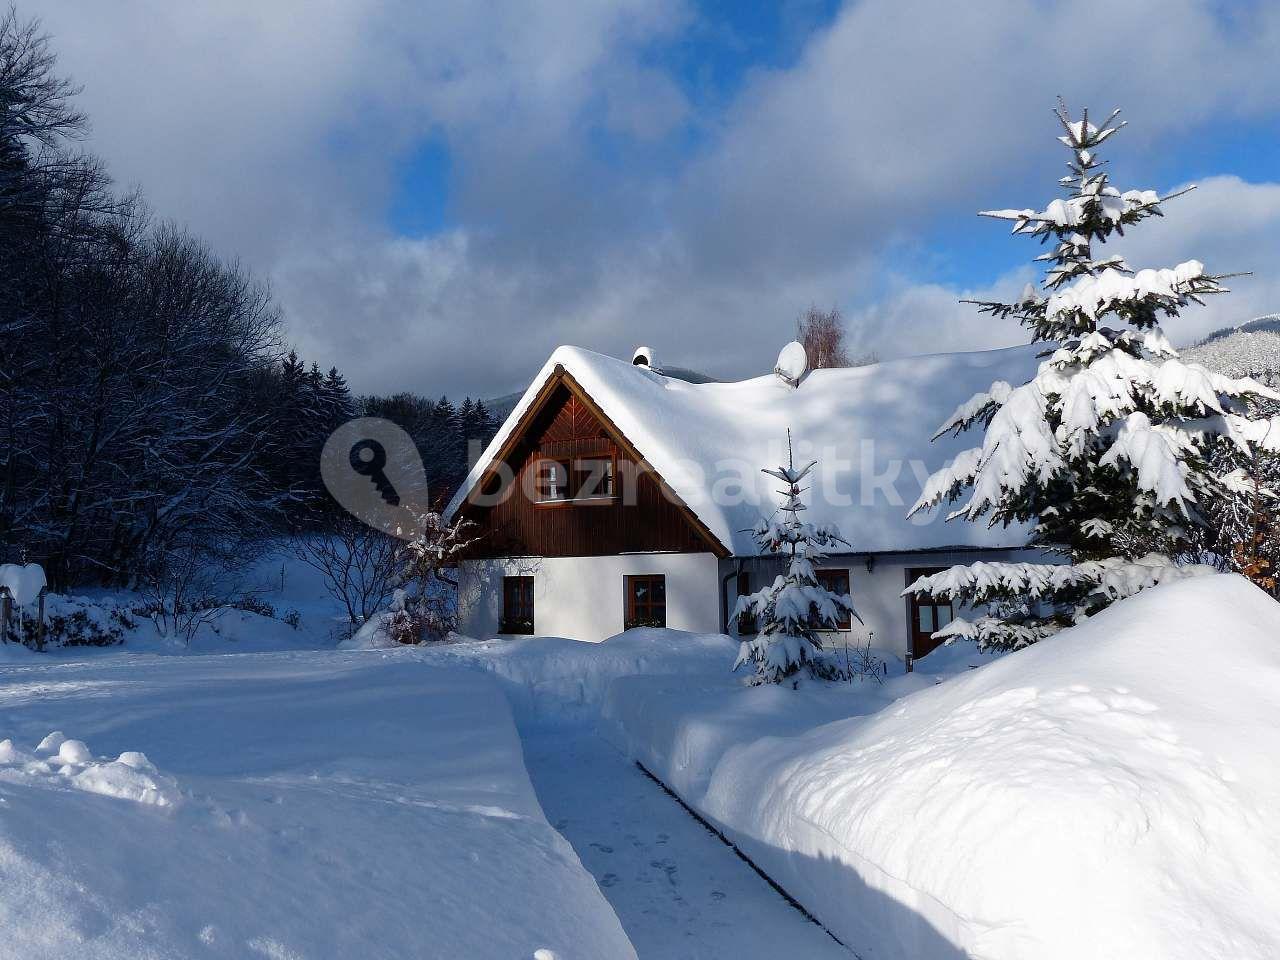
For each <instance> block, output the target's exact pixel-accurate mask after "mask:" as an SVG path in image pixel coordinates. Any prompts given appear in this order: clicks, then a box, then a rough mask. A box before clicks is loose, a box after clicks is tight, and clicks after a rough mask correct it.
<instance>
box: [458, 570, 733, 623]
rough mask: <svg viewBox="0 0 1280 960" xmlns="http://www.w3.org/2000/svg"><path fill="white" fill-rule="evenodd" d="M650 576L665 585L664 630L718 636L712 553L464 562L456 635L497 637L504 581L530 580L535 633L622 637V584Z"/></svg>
mask: <svg viewBox="0 0 1280 960" xmlns="http://www.w3.org/2000/svg"><path fill="white" fill-rule="evenodd" d="M656 573H660V574H664V575H665V576H666V578H667V626H668V627H671V628H673V629H676V630H689V631H692V632H695V633H718V632H720V629H721V627H720V580H719V575H720V574H719V563H718V561H717V560H716V557H715V555H714V554H710V553H636V554H622V555H621V556H614V557H517V558H511V559H502V560H473V561H467V562H465V563H463V564H462V566H461V570H460V571H459V583H458V586H459V617H460V620H461V623H460V625H459V628H460V631H461V632H462V633H463V634H466V635H467V636H470V637H478V638H481V639H487V638H489V637H493V636H497V631H498V621H499V619H500V618H501V616H502V578H503V577H504V576H531V577H533V610H534V632H535V633H536V634H538V635H539V636H545V637H570V638H572V639H575V640H589V641H599V640H604V639H605V638H607V637H611V636H613V635H614V634H617V633H621V632H622V626H623V618H624V616H625V599H624V596H623V578H624V577H627V576H631V575H635V574H656Z"/></svg>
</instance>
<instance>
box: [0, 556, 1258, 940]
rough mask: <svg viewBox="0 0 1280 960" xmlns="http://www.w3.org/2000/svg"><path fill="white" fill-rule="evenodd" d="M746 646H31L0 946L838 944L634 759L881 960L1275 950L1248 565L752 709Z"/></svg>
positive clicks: (14, 713) (2, 774) (3, 690)
mask: <svg viewBox="0 0 1280 960" xmlns="http://www.w3.org/2000/svg"><path fill="white" fill-rule="evenodd" d="M247 629H250V630H252V625H251V624H250V625H249V626H248V627H247ZM289 629H292V628H289ZM287 639H288V638H286V640H287ZM273 642H283V641H280V640H279V638H275V639H273V638H271V637H269V636H265V637H264V636H259V637H258V638H257V639H253V638H249V644H255V643H256V644H260V645H262V646H268V645H270V644H271V643H273ZM735 646H736V645H735V644H734V643H733V642H732V641H730V640H729V638H727V637H722V636H715V635H709V636H700V635H693V634H685V633H680V632H678V631H670V630H635V631H630V632H628V633H626V634H623V635H620V636H618V637H615V638H612V639H611V640H609V641H606V642H605V643H603V644H586V643H579V642H576V641H571V640H562V639H556V638H527V639H522V640H518V641H510V642H496V641H490V642H485V643H475V642H459V643H450V644H443V645H438V646H435V647H431V648H416V649H409V648H402V649H398V650H352V651H339V650H335V649H333V648H332V647H330V648H329V649H326V650H317V651H306V652H304V651H296V650H295V651H286V652H278V653H252V654H243V655H232V656H190V657H175V656H163V657H161V656H155V655H150V654H143V655H138V654H130V653H128V649H129V648H128V646H126V647H124V648H114V649H112V650H109V651H105V652H104V651H94V652H90V653H88V654H86V655H77V654H76V653H75V652H74V651H61V652H59V653H57V654H52V655H48V654H46V655H36V654H30V653H23V654H22V656H21V657H20V658H18V659H16V660H14V661H13V662H11V663H7V664H5V665H4V666H3V667H0V741H6V740H7V742H4V743H0V929H3V931H4V936H3V937H0V958H2V957H15V958H17V957H21V958H24V960H25V958H31V957H36V958H39V957H72V956H74V957H107V958H115V957H187V956H191V957H206V956H208V957H216V956H228V957H230V956H236V957H248V958H253V957H257V956H264V957H269V958H295V957H297V958H322V957H349V956H361V957H366V956H367V957H383V956H385V957H403V956H415V957H429V958H436V957H439V958H448V960H453V958H456V957H467V958H474V957H479V958H483V957H495V958H496V957H517V958H518V957H534V958H536V960H552V958H554V957H558V958H561V960H563V958H567V957H590V958H596V960H599V958H612V957H623V958H626V957H631V956H634V955H636V954H638V955H639V956H640V957H642V958H646V960H647V958H663V960H666V958H698V960H701V958H707V960H711V958H720V957H724V958H731V960H757V958H761V960H763V958H765V957H769V958H772V957H776V956H779V955H793V956H803V957H806V958H808V957H814V958H821V957H825V956H840V955H847V954H845V953H844V952H843V950H842V948H840V947H839V946H838V945H837V944H836V943H835V942H834V941H833V940H831V939H830V938H829V937H828V936H827V935H826V934H825V933H823V931H822V930H821V929H820V928H819V927H817V926H815V925H814V924H812V923H810V922H808V921H807V920H805V918H804V917H803V916H802V915H801V914H800V913H799V912H797V911H795V910H794V909H793V908H792V907H791V906H789V905H788V904H786V903H785V902H784V901H783V900H782V899H781V898H780V897H779V896H778V895H777V894H776V893H775V892H774V891H773V890H771V889H770V888H769V887H768V886H767V885H766V884H765V883H764V882H763V881H762V880H760V879H759V878H758V877H756V876H755V875H754V874H753V873H752V872H751V871H750V870H749V868H748V867H746V865H744V864H743V863H742V862H741V861H739V860H738V859H736V857H734V855H733V854H732V852H731V851H729V850H728V848H727V847H725V846H724V845H723V844H721V843H720V842H719V841H718V840H717V839H715V838H714V837H713V836H712V835H711V834H709V833H708V832H707V831H706V830H704V828H702V827H701V826H700V825H698V824H697V823H696V822H695V821H694V820H692V819H691V818H690V817H689V816H688V815H687V814H686V813H685V812H684V811H683V810H682V809H681V808H680V807H679V806H678V805H677V804H676V803H675V802H674V801H673V800H671V799H670V798H669V797H667V796H666V795H665V794H664V793H662V792H661V790H660V789H659V788H658V787H657V786H656V785H655V784H653V783H652V782H651V781H649V780H648V779H647V778H646V777H644V776H643V775H642V774H641V773H640V772H639V771H638V770H636V769H635V767H634V766H633V765H632V763H631V760H632V758H634V759H638V760H640V761H641V762H643V763H644V764H645V766H646V767H647V768H648V769H650V770H652V771H653V772H654V773H655V774H656V775H658V776H659V777H661V778H662V779H663V780H664V782H666V783H667V784H668V785H669V786H670V787H671V788H672V789H674V790H676V791H677V792H678V793H679V794H680V796H681V797H682V798H683V799H684V800H685V801H686V802H687V803H689V804H690V805H691V806H693V807H694V808H695V809H697V810H699V812H700V813H702V814H703V815H704V816H706V817H707V818H708V819H709V820H711V821H712V822H713V823H715V824H716V825H717V827H719V828H720V829H722V830H723V831H724V832H725V833H726V834H727V835H728V836H729V837H730V838H731V839H733V840H734V841H735V842H736V843H737V844H739V846H740V847H741V848H742V849H743V850H744V851H745V852H746V853H747V854H748V855H750V856H751V857H752V858H753V859H754V860H755V861H756V862H757V863H758V864H759V865H760V866H762V867H763V868H764V869H766V870H767V871H768V872H769V873H770V874H771V875H772V876H773V877H774V879H776V880H777V881H779V882H780V883H782V884H783V886H784V887H785V888H786V889H787V890H788V892H789V893H790V894H792V895H793V896H795V897H797V898H798V899H799V900H800V901H801V902H802V903H803V905H804V906H805V907H806V908H807V909H808V910H810V911H811V912H812V913H814V914H815V915H816V916H817V917H818V919H819V920H821V921H822V923H823V924H824V925H826V926H827V927H829V928H830V929H831V930H832V931H833V932H834V933H835V934H836V935H837V936H839V937H840V938H841V939H842V940H844V941H845V942H846V943H847V944H849V945H850V947H851V948H852V949H853V950H855V951H856V952H857V953H858V955H860V956H863V957H865V958H891V957H900V958H911V960H930V958H947V960H952V958H959V957H963V956H970V957H975V958H991V960H996V958H999V960H1024V958H1026V960H1029V958H1036V960H1044V958H1048V960H1052V958H1056V957H1062V958H1064V960H1065V958H1071V960H1078V958H1081V957H1095V956H1125V957H1134V958H1151V960H1156V958H1159V960H1167V958H1182V957H1186V958H1188V960H1190V958H1192V957H1195V958H1197V960H1201V958H1206V957H1207V958H1214V957H1221V958H1223V960H1226V958H1231V960H1251V958H1258V960H1261V958H1264V957H1265V958H1269V957H1274V956H1277V955H1280V918H1278V916H1277V914H1276V912H1275V910H1274V905H1275V904H1276V903H1280V817H1278V816H1277V814H1276V811H1277V810H1280V767H1278V766H1277V765H1276V763H1275V756H1276V752H1277V747H1280V741H1278V740H1277V733H1276V731H1277V730H1280V606H1278V605H1277V604H1276V603H1275V602H1274V601H1272V600H1270V599H1268V598H1266V597H1265V596H1264V595H1263V594H1262V593H1261V592H1260V591H1258V590H1256V589H1255V588H1254V587H1252V586H1251V585H1249V584H1248V583H1247V582H1245V581H1244V580H1242V579H1240V578H1237V577H1205V578H1200V579H1197V580H1192V581H1187V582H1184V583H1178V584H1173V585H1169V586H1162V587H1157V588H1154V589H1152V590H1149V591H1146V592H1144V593H1142V594H1141V595H1139V596H1138V597H1136V598H1133V599H1130V600H1126V601H1123V602H1121V603H1119V604H1117V605H1116V606H1115V607H1113V608H1111V609H1110V610H1108V611H1106V612H1105V613H1103V614H1102V615H1100V616H1098V617H1096V618H1094V619H1093V620H1091V621H1089V622H1088V623H1087V624H1085V625H1083V626H1081V627H1078V628H1075V629H1072V630H1070V631H1067V632H1065V633H1063V634H1061V635H1060V636H1058V637H1056V638H1054V639H1053V640H1051V641H1048V642H1045V643H1043V644H1040V645H1037V646H1035V647H1032V648H1030V649H1028V650H1025V651H1021V652H1019V653H1016V654H1013V655H1010V656H1006V657H991V656H985V655H979V654H977V653H976V652H975V651H974V649H973V647H972V645H969V644H964V643H959V644H955V645H953V646H950V647H944V648H941V649H940V650H938V651H936V652H935V653H934V654H932V655H930V656H929V657H927V658H925V659H923V660H921V661H919V663H918V667H919V669H918V671H917V672H916V673H913V674H911V675H906V676H898V677H893V678H890V679H888V680H887V681H886V682H885V683H883V684H880V683H876V682H873V681H864V682H860V683H852V684H821V683H814V682H811V681H802V682H801V683H800V685H799V689H791V688H790V687H789V686H787V687H781V688H779V687H763V688H761V687H757V688H747V687H744V686H742V684H741V683H740V682H739V679H738V678H735V677H734V676H733V675H731V674H730V673H729V670H728V667H729V665H730V663H731V662H732V660H733V656H734V653H735ZM228 648H230V649H242V648H241V647H236V646H232V645H231V644H227V645H225V646H224V647H222V648H221V649H228ZM209 649H210V650H213V649H218V647H217V646H216V644H215V645H213V646H211V647H210V648H209ZM51 734H56V735H54V736H50V735H51ZM602 736H603V737H604V738H607V740H608V741H609V742H608V743H606V742H605V739H601V737H602ZM522 741H523V742H522ZM610 744H612V746H611V745H610ZM526 768H527V770H528V773H526ZM530 777H532V781H533V784H532V786H531V785H530ZM535 788H536V791H537V793H536V794H535V792H534V791H535ZM544 810H545V811H546V814H545V815H544V813H543V811H544ZM548 820H550V821H551V823H552V824H554V826H555V829H553V828H552V826H551V825H550V824H549V823H548V822H547V821H548ZM557 830H559V831H560V833H557V832H556V831H557ZM561 834H563V836H562V835H561ZM566 838H567V840H566ZM570 844H572V846H570ZM633 944H634V946H633ZM539 950H543V951H550V952H549V953H548V952H543V953H541V954H539V953H536V951H539Z"/></svg>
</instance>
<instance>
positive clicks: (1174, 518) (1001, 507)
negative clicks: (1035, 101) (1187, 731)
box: [908, 103, 1280, 648]
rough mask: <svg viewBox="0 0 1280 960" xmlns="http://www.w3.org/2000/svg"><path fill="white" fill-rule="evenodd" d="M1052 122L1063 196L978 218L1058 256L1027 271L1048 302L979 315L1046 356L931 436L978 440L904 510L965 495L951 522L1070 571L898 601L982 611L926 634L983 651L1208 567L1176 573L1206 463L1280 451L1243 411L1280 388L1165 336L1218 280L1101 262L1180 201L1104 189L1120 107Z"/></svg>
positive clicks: (969, 577) (923, 590)
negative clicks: (1060, 148) (1188, 355)
mask: <svg viewBox="0 0 1280 960" xmlns="http://www.w3.org/2000/svg"><path fill="white" fill-rule="evenodd" d="M1056 113H1057V117H1058V119H1059V121H1061V123H1062V127H1063V129H1064V131H1065V133H1064V135H1063V136H1061V137H1059V140H1060V141H1061V142H1062V143H1063V144H1064V145H1065V146H1066V147H1067V148H1068V149H1069V150H1070V151H1071V160H1070V161H1069V163H1068V167H1069V168H1070V171H1071V174H1070V176H1068V177H1065V178H1063V179H1062V180H1061V181H1059V182H1060V183H1061V185H1062V186H1063V187H1064V188H1066V191H1067V197H1066V198H1065V199H1063V198H1060V199H1056V200H1053V201H1052V202H1050V203H1049V205H1048V206H1047V207H1046V208H1045V209H1044V210H1039V211H1037V210H993V211H987V212H985V213H984V214H983V216H988V217H995V218H998V219H1002V220H1011V221H1013V232H1014V233H1016V234H1026V235H1030V236H1033V237H1038V238H1040V240H1041V242H1044V241H1050V242H1051V243H1052V247H1051V248H1050V249H1049V250H1048V251H1047V252H1046V253H1044V254H1042V255H1041V256H1040V257H1038V258H1037V260H1039V261H1043V262H1045V263H1047V270H1046V276H1045V279H1044V289H1045V291H1047V294H1046V295H1041V294H1040V293H1039V292H1038V291H1037V290H1036V289H1035V288H1034V287H1033V286H1032V285H1030V284H1028V286H1027V288H1026V289H1025V290H1024V292H1023V294H1022V296H1021V297H1020V298H1019V300H1018V301H1017V302H1016V303H994V302H979V303H978V307H979V309H980V310H981V311H982V312H984V313H988V314H991V315H993V316H996V317H1015V318H1017V319H1018V320H1019V321H1020V322H1021V323H1022V324H1023V325H1024V326H1026V327H1028V328H1029V329H1030V330H1031V333H1032V339H1033V341H1045V342H1047V343H1048V344H1050V352H1048V353H1046V359H1045V360H1044V361H1043V362H1042V363H1041V364H1040V366H1039V370H1038V372H1037V374H1036V376H1035V378H1034V379H1033V380H1032V381H1031V382H1029V383H1026V384H1023V385H1021V386H1017V387H1014V386H1010V385H1009V384H1008V383H1005V382H997V383H995V384H993V385H992V387H991V388H990V390H988V391H987V392H985V393H980V394H978V395H977V396H975V397H973V398H972V399H971V400H969V401H968V402H967V403H965V404H962V405H961V406H960V408H959V409H957V410H956V412H955V413H954V414H953V415H952V416H951V418H950V419H949V420H948V421H947V422H946V423H945V424H943V425H942V427H941V429H940V430H939V431H938V434H937V436H942V435H943V434H946V433H949V432H954V433H956V434H959V433H961V432H962V431H965V430H967V429H969V428H970V427H973V426H975V425H981V426H983V427H985V429H986V435H985V437H984V438H983V441H982V443H981V445H979V446H976V447H973V448H972V449H969V450H967V451H965V452H963V453H961V454H960V455H959V456H957V457H956V458H955V460H954V462H952V463H951V464H950V465H949V466H947V467H946V468H944V469H942V470H940V471H938V472H937V473H936V474H934V475H933V476H932V477H931V478H930V479H929V481H928V482H927V483H926V485H925V489H924V492H923V494H922V495H921V497H920V500H919V502H918V503H917V504H916V505H915V507H914V508H913V509H912V512H913V513H914V512H915V511H918V510H924V509H929V508H932V507H935V506H937V505H938V504H939V503H941V502H944V501H946V502H955V501H957V500H960V499H962V498H964V497H966V496H967V500H966V502H965V503H964V504H963V505H962V506H961V507H960V508H959V509H957V510H955V511H954V512H952V513H951V514H950V516H949V518H948V519H953V518H962V519H965V520H978V519H980V518H982V517H986V518H987V520H988V522H989V523H991V524H996V523H1000V524H1006V525H1007V524H1014V523H1028V524H1030V526H1031V538H1030V545H1031V546H1033V547H1038V548H1040V549H1043V550H1045V551H1048V552H1050V553H1057V554H1059V555H1061V556H1062V557H1063V558H1065V560H1066V561H1067V562H1066V563H1065V564H1063V565H1053V564H1026V563H978V564H974V565H972V566H967V567H966V566H957V567H952V568H951V569H949V570H947V571H945V572H943V573H940V574H936V575H934V576H931V577H925V578H922V579H921V580H919V581H917V582H916V583H915V584H913V585H912V586H911V587H909V588H908V592H915V593H920V594H929V595H932V596H934V597H936V598H939V599H949V600H958V601H961V602H964V603H968V604H978V605H987V614H986V615H985V616H982V617H980V618H978V619H976V620H974V621H972V622H971V621H968V620H965V619H963V618H958V619H956V620H955V621H953V623H952V624H950V625H949V626H948V627H947V628H946V629H945V630H943V631H941V632H940V634H937V635H942V636H947V637H954V636H965V637H970V638H973V639H976V640H978V641H979V643H981V644H983V645H985V646H996V647H1012V648H1017V647H1021V646H1024V645H1026V644H1028V643H1033V642H1035V641H1037V640H1040V639H1042V638H1044V637H1046V636H1049V635H1051V634H1053V633H1054V632H1056V631H1058V630H1060V629H1062V628H1063V627H1065V626H1068V625H1070V624H1071V623H1074V622H1077V621H1078V620H1080V619H1082V618H1084V617H1087V616H1089V615H1090V614H1092V613H1094V612H1096V611H1098V610H1100V609H1102V608H1103V607H1105V606H1106V605H1108V604H1109V603H1111V602H1112V601H1114V600H1116V599H1119V598H1120V597H1124V596H1128V595H1130V594H1132V593H1135V592H1137V591H1138V590H1141V589H1143V588H1145V587H1148V586H1151V585H1153V584H1155V583H1158V582H1161V581H1162V580H1168V579H1171V578H1174V577H1179V576H1185V575H1188V574H1189V573H1198V572H1203V571H1204V570H1206V569H1211V568H1208V567H1193V566H1190V565H1185V564H1183V565H1180V564H1178V563H1177V562H1176V561H1177V560H1178V559H1179V558H1184V559H1185V558H1186V556H1187V555H1188V553H1189V552H1190V551H1191V550H1193V549H1194V545H1195V540H1196V536H1195V533H1196V528H1197V527H1199V526H1202V525H1203V524H1204V523H1205V516H1206V512H1205V507H1206V505H1207V504H1209V503H1210V502H1211V501H1213V500H1214V498H1217V497H1221V496H1222V495H1223V494H1224V492H1225V487H1224V485H1223V481H1222V478H1220V477H1219V476H1217V475H1215V474H1214V473H1213V471H1212V470H1211V469H1210V467H1209V461H1210V458H1211V454H1212V453H1213V451H1214V449H1215V447H1217V446H1219V445H1226V446H1229V447H1230V448H1231V449H1233V450H1234V451H1235V452H1236V453H1237V454H1238V455H1239V456H1241V457H1249V456H1252V455H1253V453H1254V451H1255V449H1256V448H1258V447H1264V448H1271V447H1275V446H1277V444H1278V442H1280V429H1277V425H1276V424H1274V423H1271V422H1268V421H1267V420H1260V419H1251V418H1250V417H1249V416H1248V415H1247V406H1246V402H1247V401H1248V400H1250V399H1253V398H1260V397H1267V398H1273V399H1274V398H1275V394H1274V393H1272V392H1271V391H1270V390H1268V389H1267V388H1266V387H1264V386H1262V385H1261V384H1259V383H1257V382H1255V381H1254V380H1252V379H1248V378H1245V379H1231V378H1228V377H1224V376H1221V375H1218V374H1215V373H1213V372H1211V371H1209V370H1207V369H1206V368H1204V367H1202V366H1200V365H1198V364H1188V363H1184V362H1183V361H1182V360H1180V359H1179V357H1178V354H1177V351H1175V350H1174V349H1173V347H1172V346H1171V345H1170V343H1169V341H1168V340H1167V339H1166V338H1165V336H1164V334H1163V332H1162V331H1161V329H1160V326H1159V322H1160V320H1161V319H1162V318H1163V317H1174V316H1177V315H1178V312H1179V311H1180V310H1181V309H1183V308H1184V307H1185V306H1187V304H1188V303H1190V302H1194V303H1202V302H1203V301H1202V300H1201V297H1203V296H1204V295H1206V294H1212V293H1225V292H1226V288H1225V287H1224V286H1223V285H1222V281H1223V280H1224V279H1225V276H1224V275H1213V274H1210V273H1207V272H1206V271H1205V268H1204V266H1203V265H1202V264H1201V263H1199V262H1198V261H1196V260H1189V261H1187V262H1185V263H1181V264H1178V265H1177V266H1176V267H1173V268H1172V269H1147V270H1139V271H1136V272H1135V271H1134V270H1132V269H1131V268H1130V267H1129V265H1128V264H1127V263H1125V261H1124V259H1123V258H1122V257H1120V256H1103V255H1099V254H1097V253H1096V251H1095V249H1094V248H1095V246H1096V245H1100V244H1102V243H1105V242H1106V241H1107V240H1108V239H1109V238H1110V237H1111V236H1112V234H1115V235H1117V236H1123V233H1124V230H1125V228H1127V227H1131V226H1133V225H1134V224H1137V223H1140V222H1141V221H1143V220H1145V219H1147V218H1148V217H1154V216H1162V215H1163V211H1162V205H1163V203H1164V202H1165V201H1166V200H1168V199H1171V197H1172V196H1177V194H1173V195H1170V196H1166V197H1161V196H1159V195H1157V194H1156V193H1155V192H1154V191H1150V190H1142V191H1137V190H1133V191H1128V192H1125V193H1120V192H1119V191H1118V190H1116V189H1115V188H1114V187H1112V186H1111V185H1110V183H1109V180H1108V176H1107V174H1106V173H1105V172H1104V170H1103V167H1102V161H1100V160H1099V159H1098V157H1097V154H1096V150H1097V148H1098V147H1099V146H1100V145H1101V144H1102V143H1104V142H1105V141H1107V140H1109V139H1110V138H1111V137H1112V136H1114V135H1115V133H1116V132H1117V131H1119V130H1120V129H1121V127H1123V126H1124V124H1123V122H1119V121H1117V119H1116V118H1117V115H1118V113H1119V111H1116V112H1115V113H1112V114H1111V116H1110V117H1108V118H1107V120H1106V121H1105V122H1104V123H1102V124H1101V125H1095V124H1093V123H1091V122H1090V121H1089V119H1088V113H1087V111H1086V113H1085V114H1084V115H1083V116H1082V117H1081V119H1079V120H1072V119H1071V117H1070V116H1069V115H1068V113H1067V112H1066V108H1065V106H1064V105H1062V104H1061V103H1059V106H1058V109H1057V111H1056ZM1188 189H1190V188H1188ZM1180 192H1185V191H1180ZM1229 482H1230V481H1228V483H1229Z"/></svg>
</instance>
